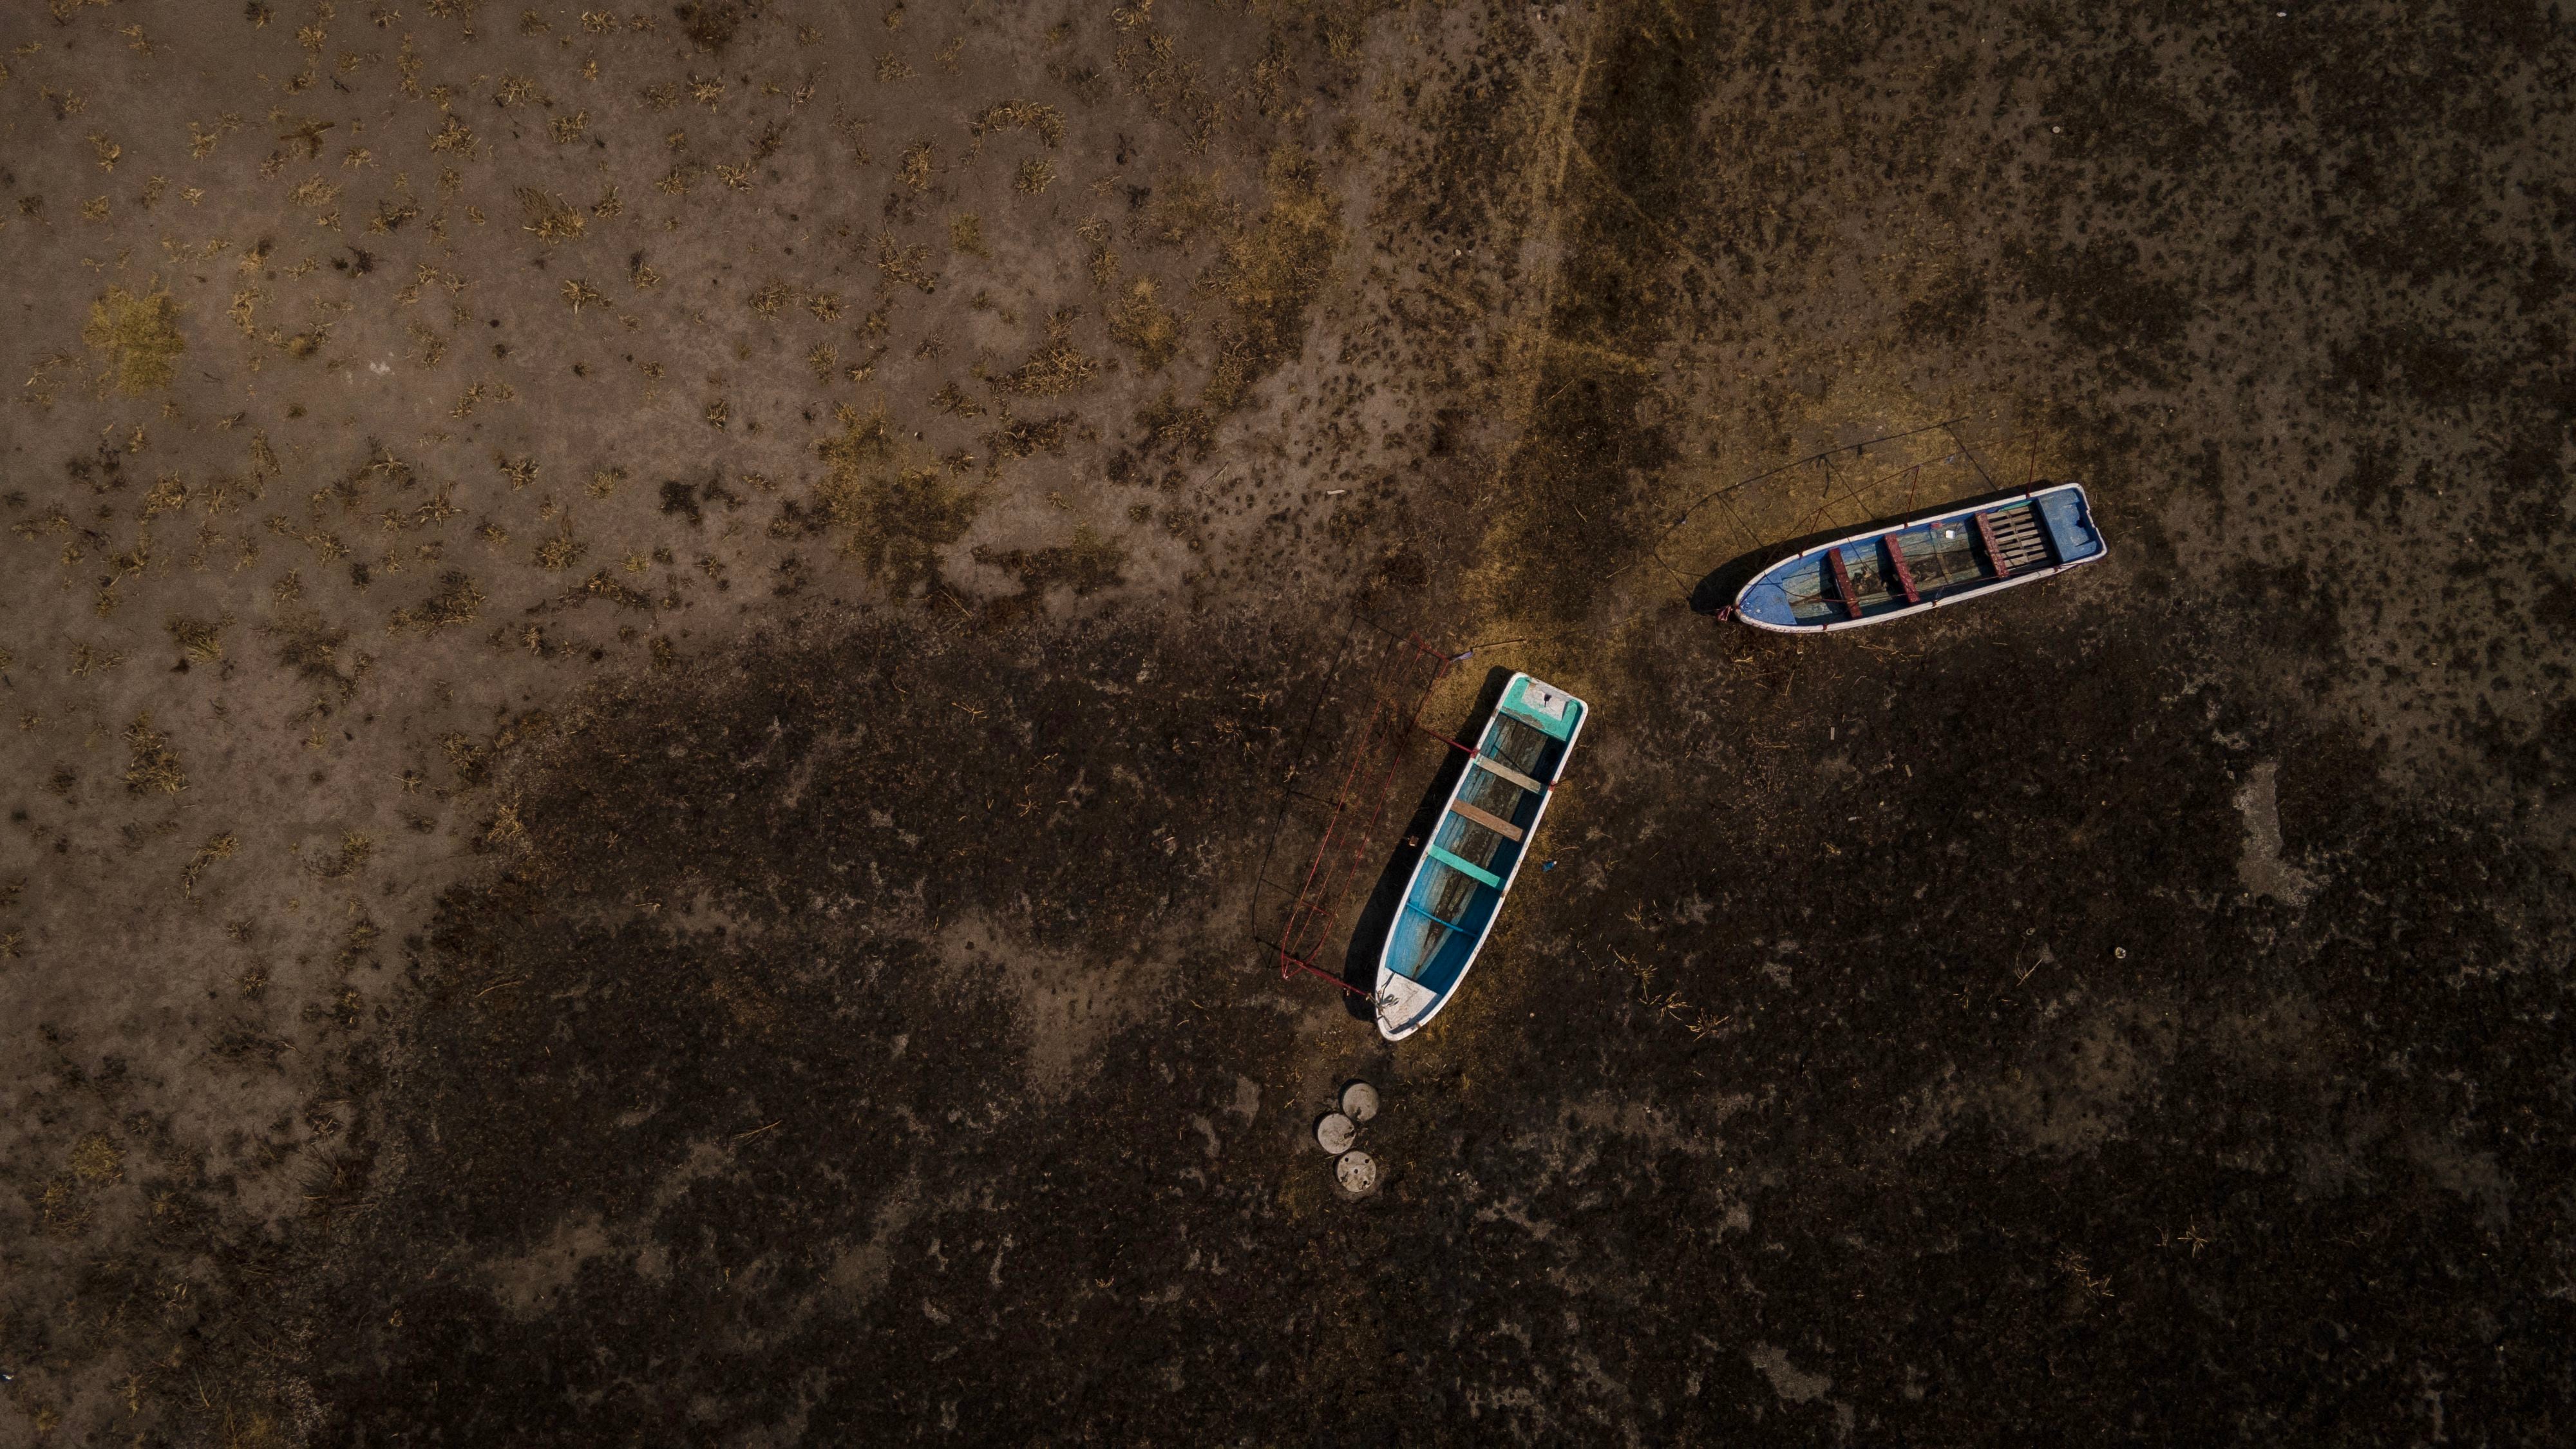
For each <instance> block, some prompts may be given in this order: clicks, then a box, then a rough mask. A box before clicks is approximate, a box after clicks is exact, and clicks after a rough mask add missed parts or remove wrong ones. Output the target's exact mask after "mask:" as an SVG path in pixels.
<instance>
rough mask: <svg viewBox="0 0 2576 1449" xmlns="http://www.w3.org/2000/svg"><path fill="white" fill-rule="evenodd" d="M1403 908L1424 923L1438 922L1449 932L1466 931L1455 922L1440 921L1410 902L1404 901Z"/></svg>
mask: <svg viewBox="0 0 2576 1449" xmlns="http://www.w3.org/2000/svg"><path fill="white" fill-rule="evenodd" d="M1404 908H1405V909H1406V910H1408V911H1411V912H1413V913H1414V914H1415V915H1417V916H1420V917H1421V918H1422V919H1424V920H1426V921H1440V924H1442V925H1444V926H1447V927H1448V928H1449V929H1450V930H1453V931H1463V930H1465V929H1467V928H1466V927H1464V926H1462V925H1459V924H1458V923H1457V922H1456V921H1441V920H1440V918H1439V917H1438V916H1435V915H1433V914H1431V913H1430V912H1429V911H1426V910H1424V909H1423V908H1422V907H1420V906H1417V905H1415V904H1414V903H1413V902H1411V901H1406V902H1405V903H1404Z"/></svg>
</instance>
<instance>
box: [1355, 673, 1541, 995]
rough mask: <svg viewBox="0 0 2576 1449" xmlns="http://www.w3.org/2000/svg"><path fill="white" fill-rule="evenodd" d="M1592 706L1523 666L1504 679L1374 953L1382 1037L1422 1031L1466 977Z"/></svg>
mask: <svg viewBox="0 0 2576 1449" xmlns="http://www.w3.org/2000/svg"><path fill="white" fill-rule="evenodd" d="M1589 713H1590V709H1589V707H1588V706H1586V705H1585V704H1584V702H1583V701H1582V700H1579V699H1576V698H1575V697H1574V696H1572V695H1570V694H1567V693H1566V692H1565V691H1564V690H1561V689H1558V688H1557V687H1556V686H1554V685H1551V684H1543V683H1541V682H1540V681H1538V680H1535V679H1532V678H1530V677H1529V676H1528V675H1526V674H1515V675H1513V676H1512V677H1511V680H1510V682H1509V683H1507V684H1505V685H1504V686H1503V697H1502V701H1501V703H1500V704H1498V705H1496V706H1495V708H1494V716H1493V718H1492V719H1490V720H1488V721H1487V722H1486V724H1485V734H1484V738H1482V739H1480V740H1478V741H1477V742H1476V750H1475V753H1474V754H1472V755H1470V756H1469V757H1468V759H1467V766H1466V768H1465V769H1464V770H1462V771H1460V772H1459V775H1458V783H1457V784H1456V785H1454V786H1452V787H1451V788H1450V791H1449V800H1448V803H1447V804H1445V805H1443V806H1442V807H1441V810H1440V823H1439V825H1438V826H1437V827H1435V828H1434V829H1433V830H1432V832H1431V839H1430V841H1429V842H1428V843H1427V844H1426V845H1425V846H1424V847H1423V850H1422V858H1421V859H1420V860H1418V861H1416V862H1414V866H1413V876H1412V878H1411V879H1410V880H1408V881H1406V882H1405V886H1404V905H1403V908H1402V909H1401V910H1399V911H1398V912H1397V914H1396V918H1395V924H1394V925H1393V926H1392V927H1391V928H1390V929H1389V930H1388V931H1387V935H1386V946H1385V949H1383V950H1382V951H1380V952H1379V953H1378V958H1377V1029H1378V1031H1379V1033H1380V1034H1382V1035H1383V1036H1385V1038H1386V1039H1387V1040H1388V1041H1402V1040H1404V1039H1405V1038H1406V1037H1408V1036H1411V1035H1413V1034H1414V1033H1415V1032H1417V1031H1420V1030H1422V1028H1423V1027H1424V1026H1425V1025H1426V1024H1427V1023H1429V1022H1430V1020H1431V1018H1433V1017H1435V1016H1438V1015H1439V1014H1440V1008H1442V1007H1444V1006H1446V1005H1448V1004H1449V999H1450V997H1451V996H1453V995H1454V994H1456V992H1457V990H1458V983H1460V982H1462V981H1464V980H1466V979H1467V968H1468V967H1470V966H1473V965H1475V964H1476V953H1477V952H1478V951H1479V950H1481V949H1483V947H1484V944H1485V937H1486V936H1487V935H1488V934H1490V933H1491V932H1492V931H1493V929H1494V917H1495V915H1496V914H1497V913H1498V912H1500V911H1501V910H1502V907H1503V897H1504V896H1506V895H1508V894H1510V893H1511V889H1512V881H1513V879H1514V878H1515V877H1517V876H1518V875H1519V874H1520V869H1521V863H1522V862H1523V861H1525V860H1527V859H1528V858H1529V853H1530V842H1531V840H1532V839H1533V838H1534V837H1535V836H1536V835H1537V834H1538V823H1539V821H1540V820H1541V819H1543V818H1545V817H1546V815H1547V802H1548V798H1549V796H1550V795H1551V794H1552V793H1553V792H1554V790H1555V788H1556V782H1557V781H1558V780H1559V779H1560V778H1562V777H1563V776H1564V774H1565V758H1566V756H1568V755H1570V754H1572V753H1573V752H1574V738H1575V736H1577V735H1579V734H1581V733H1583V721H1584V718H1585V716H1586V715H1587V714H1589Z"/></svg>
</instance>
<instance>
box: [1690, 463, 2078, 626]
mask: <svg viewBox="0 0 2576 1449" xmlns="http://www.w3.org/2000/svg"><path fill="white" fill-rule="evenodd" d="M2105 548H2106V545H2105V544H2104V542H2103V540H2102V535H2101V533H2100V532H2099V530H2097V529H2096V528H2095V527H2094V524H2093V518H2092V513H2091V510H2090V508H2089V507H2088V506H2087V503H2086V500H2085V497H2084V490H2083V489H2082V488H2081V487H2077V486H2074V485H2071V484H2070V485H2067V486H2064V487H2059V488H2054V489H2050V490H2048V491H2046V492H2042V493H2038V494H2036V495H2035V496H2031V497H2026V498H2020V499H2015V500H2012V501H2010V502H2007V503H2002V504H1997V505H1995V506H1993V507H1989V508H1980V509H1970V510H1967V511H1965V512H1962V513H1955V514H1950V515H1947V516H1945V517H1939V518H1933V519H1928V520H1926V521H1924V522H1921V523H1912V524H1906V525H1904V526H1902V527H1899V528H1895V529H1891V530H1889V531H1888V532H1886V533H1882V534H1877V535H1875V536H1872V537H1867V538H1858V539H1851V540H1847V541H1845V542H1842V543H1838V544H1834V545H1831V546H1829V547H1825V548H1820V549H1817V550H1815V551H1814V552H1812V553H1806V554H1801V555H1799V556H1798V557H1796V558H1793V559H1790V560H1789V561H1787V562H1786V563H1783V564H1780V565H1778V566H1777V567H1775V568H1773V569H1772V570H1770V571H1769V572H1767V573H1765V574H1763V575H1762V576H1761V577H1760V578H1757V579H1755V580H1754V581H1753V582H1752V583H1751V584H1750V585H1748V586H1747V587H1746V588H1745V590H1744V594H1743V597H1742V599H1741V600H1740V601H1739V603H1738V605H1737V608H1738V611H1739V612H1740V613H1741V614H1742V615H1743V616H1744V617H1745V618H1747V619H1749V620H1752V621H1754V622H1757V623H1763V624H1770V625H1773V626H1775V627H1780V628H1814V627H1817V626H1820V625H1832V624H1846V623H1850V622H1853V621H1855V620H1860V619H1871V618H1879V617H1883V616H1885V615H1888V614H1896V613H1902V612H1905V611H1906V610H1909V609H1919V608H1924V607H1926V606H1928V605H1933V604H1938V603H1941V602H1943V601H1945V600H1947V599H1951V598H1955V597H1957V596H1959V595H1962V594H1970V593H1975V592H1977V591H1978V590H1980V589H1989V588H1993V587H1995V586H1996V585H1999V584H2002V583H2005V582H2008V581H2010V580H2011V579H2013V578H2016V577H2023V576H2027V575H2030V574H2033V573H2038V572H2042V571H2046V570H2050V569H2054V568H2059V567H2063V566H2065V565H2068V564H2077V563H2082V562H2084V561H2085V560H2087V559H2092V558H2097V557H2099V556H2100V555H2101V554H2102V553H2103V552H2104V551H2105Z"/></svg>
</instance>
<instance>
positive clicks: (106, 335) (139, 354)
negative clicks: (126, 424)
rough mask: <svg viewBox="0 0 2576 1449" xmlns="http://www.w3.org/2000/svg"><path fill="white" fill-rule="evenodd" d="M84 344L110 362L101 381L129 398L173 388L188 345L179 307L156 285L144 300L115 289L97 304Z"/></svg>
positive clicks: (83, 334)
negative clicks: (183, 335)
mask: <svg viewBox="0 0 2576 1449" xmlns="http://www.w3.org/2000/svg"><path fill="white" fill-rule="evenodd" d="M81 340H82V341H83V342H86V343H88V344H89V347H90V350H91V351H93V352H96V353H98V354H99V355H100V356H101V357H102V358H104V359H105V360H106V363H107V371H106V372H105V373H103V374H101V375H100V377H99V381H100V382H102V383H108V384H112V385H113V386H114V387H115V388H116V390H117V391H118V392H121V393H123V394H125V395H126V396H127V397H140V396H141V395H143V394H144V393H147V392H150V391H152V390H154V389H155V388H164V387H168V386H169V385H170V379H171V378H172V377H173V376H175V375H176V374H177V372H178V366H179V354H181V353H182V352H185V351H187V350H188V341H187V339H186V338H185V337H182V336H181V335H179V304H178V303H177V302H176V301H174V300H172V298H171V296H170V293H169V290H168V289H167V288H165V287H161V286H158V285H155V286H154V287H153V288H152V289H151V290H150V291H148V292H145V293H143V294H141V295H139V296H138V295H136V294H135V293H132V292H129V291H127V290H125V289H124V288H123V287H110V288H108V289H107V292H106V294H105V295H103V296H101V297H100V298H99V299H98V300H97V301H95V302H92V303H91V304H90V308H89V325H88V326H86V327H83V328H82V329H81Z"/></svg>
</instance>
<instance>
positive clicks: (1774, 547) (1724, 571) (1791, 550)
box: [1690, 479, 2057, 614]
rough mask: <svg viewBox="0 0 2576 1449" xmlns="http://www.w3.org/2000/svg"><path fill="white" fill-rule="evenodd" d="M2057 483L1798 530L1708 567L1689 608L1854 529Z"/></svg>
mask: <svg viewBox="0 0 2576 1449" xmlns="http://www.w3.org/2000/svg"><path fill="white" fill-rule="evenodd" d="M2056 486H2057V485H2056V484H2054V483H2051V482H2049V481H2047V480H2046V479H2041V480H2039V481H2037V482H2034V483H2032V484H2030V485H2029V486H2028V487H2024V488H1999V489H1996V490H1995V491H1993V492H1991V493H1979V494H1976V495H1974V496H1972V497H1968V498H1958V499H1953V500H1951V501H1950V502H1948V503H1938V504H1934V505H1933V506H1931V507H1929V508H1917V509H1913V510H1911V511H1909V512H1905V513H1891V514H1888V515H1887V516H1885V517H1883V518H1875V519H1871V520H1870V521H1869V522H1867V523H1845V524H1838V525H1836V526H1835V527H1832V528H1827V529H1821V530H1818V531H1817V532H1814V533H1807V534H1801V535H1799V536H1798V537H1796V538H1791V539H1784V540H1782V541H1781V542H1778V543H1767V544H1764V545H1763V546H1762V547H1760V548H1757V549H1754V550H1753V551H1752V552H1750V553H1744V554H1738V555H1737V556H1735V557H1734V558H1731V559H1728V560H1727V561H1726V562H1724V563H1722V564H1719V565H1718V566H1717V567H1716V568H1714V569H1711V570H1709V571H1708V573H1707V574H1706V575H1705V576H1703V577H1702V578H1701V579H1700V581H1699V583H1698V584H1697V585H1696V586H1695V587H1693V588H1692V589H1691V596H1690V606H1691V610H1692V612H1694V613H1700V614H1714V613H1716V612H1717V611H1718V610H1720V609H1723V608H1725V607H1727V606H1728V605H1730V604H1732V603H1734V602H1735V596H1736V595H1738V594H1740V593H1743V592H1744V586H1745V585H1746V584H1749V583H1751V582H1753V581H1754V580H1755V579H1757V578H1759V577H1761V575H1762V571H1763V570H1765V569H1768V568H1770V567H1771V566H1772V565H1774V564H1777V563H1780V562H1781V561H1783V560H1785V559H1790V558H1795V557H1796V556H1798V555H1799V554H1802V553H1805V552H1806V551H1807V550H1809V549H1811V548H1821V547H1823V546H1824V545H1826V544H1829V543H1832V542H1833V541H1834V540H1835V539H1838V538H1849V537H1851V536H1852V535H1853V534H1855V533H1881V532H1885V531H1886V530H1888V529H1892V528H1899V527H1902V526H1904V525H1905V524H1908V523H1911V522H1913V521H1914V520H1916V519H1919V518H1932V517H1937V516H1938V515H1940V514H1944V513H1955V512H1957V511H1958V510H1960V509H1962V508H1987V507H1991V506H1993V505H1994V504H1997V503H2003V502H2007V501H2009V500H2011V499H2015V498H2020V497H2022V496H2024V495H2026V494H2030V493H2035V492H2037V491H2039V490H2040V489H2043V488H2054V487H2056Z"/></svg>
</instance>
